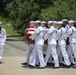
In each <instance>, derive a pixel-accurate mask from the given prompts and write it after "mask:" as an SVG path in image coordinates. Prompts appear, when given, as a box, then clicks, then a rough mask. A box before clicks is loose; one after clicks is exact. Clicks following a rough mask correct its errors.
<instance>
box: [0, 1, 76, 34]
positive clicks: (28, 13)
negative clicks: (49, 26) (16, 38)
mask: <svg viewBox="0 0 76 75" xmlns="http://www.w3.org/2000/svg"><path fill="white" fill-rule="evenodd" d="M0 6H2V7H1V8H0V9H2V12H0V13H1V15H2V17H4V16H3V15H5V16H7V18H9V19H10V22H11V23H12V27H13V30H16V31H17V32H18V33H20V34H22V35H23V32H24V30H25V28H26V27H28V24H29V21H30V20H38V19H40V20H45V21H48V20H62V19H63V18H67V19H74V20H75V19H76V8H75V7H76V0H1V2H0Z"/></svg>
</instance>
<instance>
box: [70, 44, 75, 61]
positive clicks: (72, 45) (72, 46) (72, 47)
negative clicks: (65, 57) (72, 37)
mask: <svg viewBox="0 0 76 75" xmlns="http://www.w3.org/2000/svg"><path fill="white" fill-rule="evenodd" d="M70 46H71V49H72V51H73V54H74V57H75V60H76V43H71V44H70Z"/></svg>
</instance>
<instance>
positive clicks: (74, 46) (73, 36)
mask: <svg viewBox="0 0 76 75" xmlns="http://www.w3.org/2000/svg"><path fill="white" fill-rule="evenodd" d="M65 37H66V38H67V37H69V43H70V47H71V50H72V52H73V54H74V57H75V59H76V28H75V27H74V26H72V27H71V28H69V30H68V32H67V33H66V35H65ZM70 53H71V52H70Z"/></svg>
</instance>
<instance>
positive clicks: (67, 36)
mask: <svg viewBox="0 0 76 75" xmlns="http://www.w3.org/2000/svg"><path fill="white" fill-rule="evenodd" d="M74 22H75V21H74V20H70V21H68V20H67V19H63V20H62V21H48V22H47V24H48V26H47V27H46V22H45V21H39V20H37V21H30V23H29V28H27V29H25V36H26V37H25V38H26V43H27V44H28V48H27V55H26V58H25V61H24V63H22V65H28V66H29V67H32V68H34V67H36V65H39V67H38V68H41V69H43V68H45V67H46V66H47V64H48V63H50V64H51V63H53V64H54V65H53V68H59V67H60V64H63V65H64V66H65V67H66V68H68V67H71V66H72V67H76V66H75V60H76V28H75V25H74ZM44 47H47V48H45V51H43V48H44ZM43 52H45V57H44V55H43ZM31 53H32V59H31V60H30V56H31Z"/></svg>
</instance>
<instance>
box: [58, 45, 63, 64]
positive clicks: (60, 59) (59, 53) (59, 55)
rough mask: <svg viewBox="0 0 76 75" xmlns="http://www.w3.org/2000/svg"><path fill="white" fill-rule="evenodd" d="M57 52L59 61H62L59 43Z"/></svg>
mask: <svg viewBox="0 0 76 75" xmlns="http://www.w3.org/2000/svg"><path fill="white" fill-rule="evenodd" d="M57 54H58V58H59V63H63V59H62V53H61V50H60V47H59V45H57Z"/></svg>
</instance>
